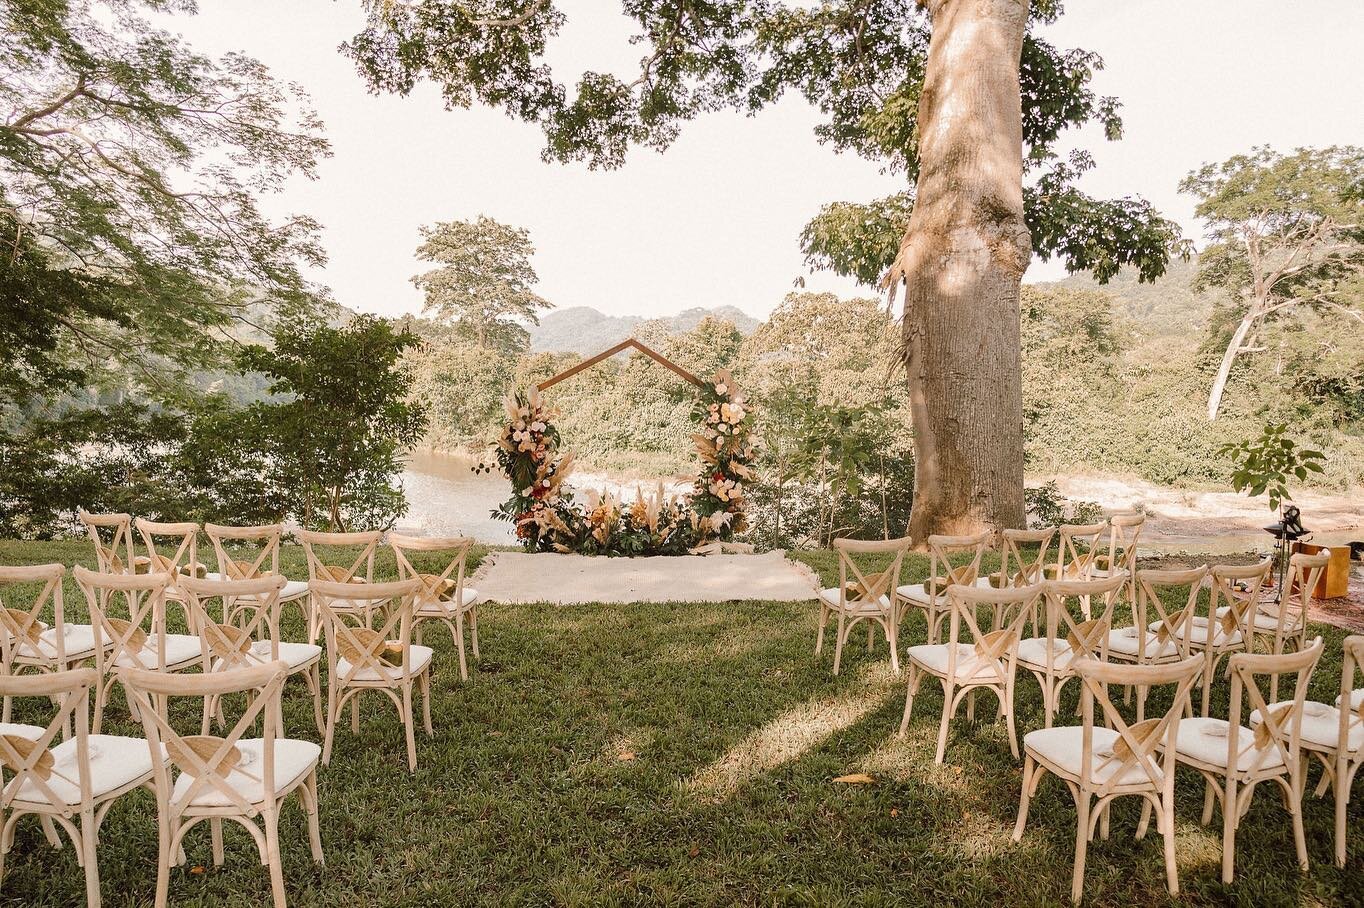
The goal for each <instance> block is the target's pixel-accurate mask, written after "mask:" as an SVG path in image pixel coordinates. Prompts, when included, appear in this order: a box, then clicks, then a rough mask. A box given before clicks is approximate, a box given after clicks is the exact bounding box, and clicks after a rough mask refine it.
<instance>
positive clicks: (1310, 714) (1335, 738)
mask: <svg viewBox="0 0 1364 908" xmlns="http://www.w3.org/2000/svg"><path fill="white" fill-rule="evenodd" d="M1292 702H1293V701H1291V700H1287V701H1284V702H1283V703H1271V704H1270V706H1269V709H1270V711H1271V712H1276V711H1278V710H1279V709H1282V708H1284V707H1286V706H1290V705H1291V704H1292ZM1263 721H1264V719H1263V718H1262V717H1261V715H1260V711H1259V710H1258V709H1256V710H1253V711H1252V712H1251V714H1250V724H1251V726H1252V727H1257V726H1259V724H1260V723H1261V722H1263ZM1284 730H1285V731H1288V730H1289V729H1288V728H1285V729H1284ZM1302 740H1303V743H1305V744H1314V745H1316V746H1317V748H1318V749H1327V750H1334V749H1335V747H1336V745H1337V744H1338V743H1340V710H1338V709H1336V708H1335V707H1334V706H1328V705H1327V704H1325V703H1318V702H1316V701H1315V700H1305V701H1303V704H1302ZM1345 747H1346V749H1347V750H1350V751H1355V750H1359V748H1360V747H1364V722H1360V721H1359V719H1358V717H1352V721H1351V722H1350V730H1349V732H1348V735H1347V737H1346V744H1345Z"/></svg>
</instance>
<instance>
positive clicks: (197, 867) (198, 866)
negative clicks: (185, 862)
mask: <svg viewBox="0 0 1364 908" xmlns="http://www.w3.org/2000/svg"><path fill="white" fill-rule="evenodd" d="M189 872H190V873H193V874H195V875H196V876H197V875H199V874H201V873H203V872H204V867H203V865H202V864H196V865H195V866H193V867H191V868H190V869H189Z"/></svg>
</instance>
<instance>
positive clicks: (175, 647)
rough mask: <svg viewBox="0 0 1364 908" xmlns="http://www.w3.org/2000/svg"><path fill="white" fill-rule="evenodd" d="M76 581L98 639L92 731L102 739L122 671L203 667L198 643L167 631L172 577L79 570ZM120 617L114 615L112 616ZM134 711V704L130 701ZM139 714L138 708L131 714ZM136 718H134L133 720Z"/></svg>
mask: <svg viewBox="0 0 1364 908" xmlns="http://www.w3.org/2000/svg"><path fill="white" fill-rule="evenodd" d="M71 573H72V576H74V577H75V579H76V584H77V585H78V586H79V587H80V589H81V592H83V593H84V594H85V602H86V605H87V606H88V607H89V609H90V624H91V627H92V629H93V630H94V638H95V668H96V670H97V671H99V673H100V683H99V684H97V685H96V686H95V718H94V721H93V722H92V723H91V728H93V729H94V731H95V733H97V734H98V732H99V730H100V728H101V726H102V724H103V720H104V707H105V706H106V705H107V704H108V702H109V695H110V694H111V693H112V691H113V687H114V684H115V682H117V680H118V677H117V675H116V674H115V669H118V668H128V667H131V668H145V669H149V670H152V671H162V672H180V671H184V670H186V669H188V668H191V667H193V666H196V665H198V666H202V665H203V653H202V649H201V644H200V642H199V638H198V637H197V636H195V635H192V634H172V633H169V632H168V631H167V630H166V595H165V594H166V587H167V586H168V585H169V584H170V579H171V578H170V575H169V574H164V573H155V574H99V573H96V572H94V571H90V570H87V569H85V568H83V567H81V566H79V565H77V566H76V567H74V568H72V569H71ZM116 611H117V612H120V613H121V614H118V615H116V614H114V612H116ZM129 707H130V709H133V706H132V701H131V700H130V701H129ZM133 711H134V712H135V709H133ZM134 718H136V717H135V716H134Z"/></svg>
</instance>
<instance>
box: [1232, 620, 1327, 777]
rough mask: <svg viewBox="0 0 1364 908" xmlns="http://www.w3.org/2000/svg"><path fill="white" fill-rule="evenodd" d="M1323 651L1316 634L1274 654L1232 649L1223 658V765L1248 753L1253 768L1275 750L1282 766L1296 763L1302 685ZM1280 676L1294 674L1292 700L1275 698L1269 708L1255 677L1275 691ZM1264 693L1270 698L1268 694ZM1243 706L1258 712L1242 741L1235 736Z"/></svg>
mask: <svg viewBox="0 0 1364 908" xmlns="http://www.w3.org/2000/svg"><path fill="white" fill-rule="evenodd" d="M1323 649H1324V645H1323V644H1322V642H1321V638H1320V637H1317V638H1316V639H1315V640H1313V641H1312V643H1311V645H1310V646H1307V647H1306V648H1304V649H1302V650H1299V651H1297V652H1292V653H1281V654H1279V655H1274V654H1272V653H1233V654H1232V655H1231V656H1230V657H1229V660H1228V665H1227V674H1228V675H1230V676H1231V702H1230V704H1229V705H1228V709H1227V718H1228V720H1229V721H1228V730H1227V755H1228V757H1229V761H1228V764H1227V765H1228V766H1240V765H1241V763H1240V760H1239V756H1240V755H1241V754H1243V753H1245V752H1247V751H1254V752H1255V758H1254V760H1253V762H1252V763H1251V765H1250V767H1248V769H1249V771H1252V772H1253V771H1254V770H1256V769H1259V768H1260V767H1261V766H1262V765H1263V764H1264V762H1265V760H1266V759H1268V757H1269V755H1270V754H1271V753H1273V752H1274V751H1276V750H1277V751H1278V752H1279V754H1280V755H1282V757H1283V759H1284V763H1285V764H1286V765H1288V766H1290V767H1296V766H1297V765H1298V757H1299V755H1300V753H1301V749H1302V717H1303V702H1304V701H1305V700H1306V699H1307V686H1308V684H1309V683H1310V682H1311V680H1312V672H1313V671H1314V670H1315V669H1316V667H1317V660H1318V659H1320V658H1321V653H1322V650H1323ZM1281 675H1296V676H1297V682H1296V683H1295V684H1294V685H1293V699H1291V700H1282V701H1277V702H1275V703H1274V704H1273V705H1272V706H1271V705H1269V704H1267V703H1266V702H1265V698H1264V695H1263V694H1262V693H1261V692H1260V685H1259V684H1258V680H1259V678H1260V676H1268V677H1269V678H1270V679H1271V684H1270V686H1271V687H1272V688H1274V689H1275V693H1277V687H1278V680H1279V677H1280V676H1281ZM1270 697H1271V699H1275V695H1274V694H1271V695H1270ZM1243 704H1244V706H1245V707H1246V708H1247V709H1248V710H1249V711H1251V712H1254V711H1255V710H1259V712H1260V717H1261V721H1260V724H1259V725H1258V726H1257V727H1256V728H1255V730H1254V732H1253V734H1252V740H1250V741H1242V740H1241V735H1240V727H1241V712H1242V709H1241V707H1242V705H1243ZM1271 745H1272V746H1271Z"/></svg>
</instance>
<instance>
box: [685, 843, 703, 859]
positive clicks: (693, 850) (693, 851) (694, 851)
mask: <svg viewBox="0 0 1364 908" xmlns="http://www.w3.org/2000/svg"><path fill="white" fill-rule="evenodd" d="M700 853H701V847H700V846H699V845H693V846H691V847H690V848H688V849H687V857H689V858H694V857H696V856H697V855H698V854H700Z"/></svg>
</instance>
